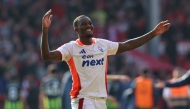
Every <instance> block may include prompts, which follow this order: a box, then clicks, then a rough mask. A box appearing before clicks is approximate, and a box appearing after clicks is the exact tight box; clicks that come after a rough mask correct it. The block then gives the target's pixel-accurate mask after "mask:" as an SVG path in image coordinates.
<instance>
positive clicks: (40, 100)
mask: <svg viewBox="0 0 190 109" xmlns="http://www.w3.org/2000/svg"><path fill="white" fill-rule="evenodd" d="M44 97H45V95H44V93H43V92H40V94H39V109H44V102H43V98H44Z"/></svg>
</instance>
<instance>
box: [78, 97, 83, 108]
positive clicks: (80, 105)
mask: <svg viewBox="0 0 190 109" xmlns="http://www.w3.org/2000/svg"><path fill="white" fill-rule="evenodd" d="M83 103H84V98H81V99H79V108H78V109H82V107H83Z"/></svg>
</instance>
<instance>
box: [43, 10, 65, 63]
mask: <svg viewBox="0 0 190 109" xmlns="http://www.w3.org/2000/svg"><path fill="white" fill-rule="evenodd" d="M52 17H53V15H51V9H50V10H49V11H48V12H47V13H46V14H45V15H44V17H43V19H42V38H41V44H40V49H41V54H42V59H43V60H51V61H61V60H62V59H61V55H60V53H59V51H56V50H54V51H50V50H49V44H48V28H49V27H50V25H51V21H52Z"/></svg>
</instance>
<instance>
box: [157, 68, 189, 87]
mask: <svg viewBox="0 0 190 109" xmlns="http://www.w3.org/2000/svg"><path fill="white" fill-rule="evenodd" d="M188 84H190V70H189V71H188V72H187V73H186V74H185V75H183V76H182V77H181V78H179V79H177V80H176V81H175V82H163V81H160V82H158V83H157V84H155V87H156V88H164V87H180V86H184V85H188Z"/></svg>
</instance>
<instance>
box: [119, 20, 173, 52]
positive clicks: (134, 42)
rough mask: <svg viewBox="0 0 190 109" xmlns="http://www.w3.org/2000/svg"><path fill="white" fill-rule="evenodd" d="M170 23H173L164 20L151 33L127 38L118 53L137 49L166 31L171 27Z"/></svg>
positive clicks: (121, 43) (120, 45) (120, 44)
mask: <svg viewBox="0 0 190 109" xmlns="http://www.w3.org/2000/svg"><path fill="white" fill-rule="evenodd" d="M170 25H171V24H170V23H169V22H168V20H166V21H162V22H160V23H159V24H158V25H157V26H156V27H155V28H154V29H153V30H152V31H150V32H149V33H146V34H145V35H142V36H140V37H137V38H134V39H130V40H127V41H125V42H120V43H119V48H118V51H117V54H118V53H122V52H125V51H128V50H132V49H135V48H137V47H139V46H141V45H143V44H145V43H146V42H148V41H149V40H151V39H152V38H154V37H155V36H157V35H160V34H162V33H164V32H166V31H167V30H168V29H169V27H170Z"/></svg>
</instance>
